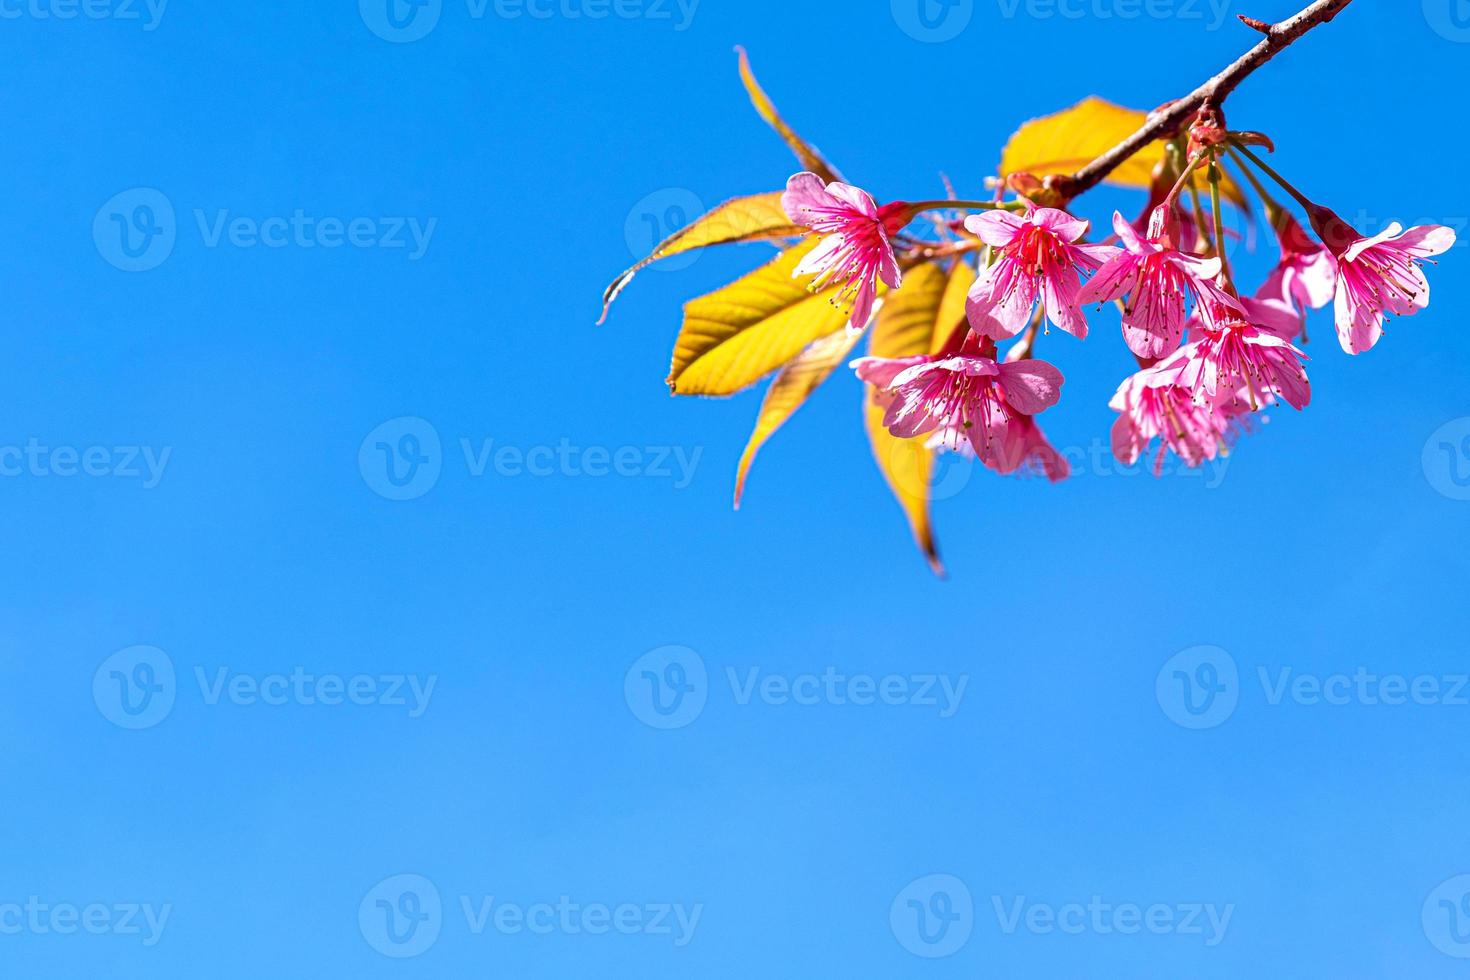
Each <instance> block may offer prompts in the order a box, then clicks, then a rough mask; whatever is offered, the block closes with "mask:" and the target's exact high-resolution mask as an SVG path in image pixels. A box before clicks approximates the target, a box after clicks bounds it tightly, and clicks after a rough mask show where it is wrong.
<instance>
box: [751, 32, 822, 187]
mask: <svg viewBox="0 0 1470 980" xmlns="http://www.w3.org/2000/svg"><path fill="white" fill-rule="evenodd" d="M735 50H736V51H737V52H739V54H740V81H741V82H743V83H744V84H745V91H746V92H748V93H749V94H750V101H751V104H752V105H754V106H755V111H756V112H758V113H760V114H761V118H762V119H764V120H765V121H766V122H767V123H769V124H770V126H771V128H772V129H774V130H775V131H776V132H778V133H780V134H781V138H782V139H783V140H785V141H786V145H787V146H789V147H791V151H792V152H793V153H795V154H796V159H798V160H800V161H801V165H802V166H803V167H805V168H806V169H808V170H810V171H811V172H812V173H814V174H816V175H817V176H818V177H820V178H822V180H823V181H825V182H827V183H829V184H830V183H831V182H832V181H834V180H841V179H842V177H841V175H840V174H838V173H837V171H836V170H835V169H834V168H833V167H832V165H831V164H830V163H828V162H827V161H826V160H824V159H822V155H821V154H820V153H818V152H817V151H816V149H815V148H814V147H813V146H812V145H811V144H810V143H808V142H807V141H806V140H804V139H802V138H801V137H800V136H798V135H796V131H795V130H793V129H792V128H791V127H790V126H789V125H787V124H786V120H784V119H782V118H781V113H780V112H778V111H776V104H775V103H774V102H772V101H771V97H770V96H768V95H766V91H765V89H763V88H761V84H760V82H758V81H756V80H755V72H753V71H751V68H750V58H749V57H748V56H747V55H746V53H745V49H744V48H736V49H735Z"/></svg>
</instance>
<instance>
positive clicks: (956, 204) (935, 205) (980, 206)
mask: <svg viewBox="0 0 1470 980" xmlns="http://www.w3.org/2000/svg"><path fill="white" fill-rule="evenodd" d="M1020 206H1021V205H1020V203H1019V202H1016V201H1010V202H1006V203H1003V204H1002V203H999V202H996V201H920V202H919V203H918V204H910V205H909V206H908V209H909V213H910V214H912V215H915V216H917V215H920V214H923V213H924V212H925V211H996V210H1002V211H1008V210H1013V209H1014V208H1017V207H1020Z"/></svg>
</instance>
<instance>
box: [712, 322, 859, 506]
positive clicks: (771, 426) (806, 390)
mask: <svg viewBox="0 0 1470 980" xmlns="http://www.w3.org/2000/svg"><path fill="white" fill-rule="evenodd" d="M861 337H862V334H861V333H859V332H857V331H856V330H849V329H847V328H846V327H843V328H842V329H841V330H839V331H837V332H836V333H834V334H832V335H830V336H827V337H823V338H821V339H820V340H816V341H813V342H812V344H811V346H809V347H808V348H807V349H806V350H804V351H802V352H801V353H800V354H798V355H797V357H796V359H795V360H793V361H791V362H790V363H789V364H787V365H786V366H785V367H783V368H782V369H781V371H780V373H779V374H777V375H776V377H775V378H773V379H772V380H771V386H770V387H769V388H767V389H766V397H765V400H764V401H762V402H761V411H760V415H759V416H757V417H756V422H755V431H754V432H752V433H751V435H750V442H749V443H747V444H746V446H745V453H744V454H743V455H742V456H741V457H740V469H739V470H738V471H737V472H736V474H735V507H736V509H739V507H740V498H741V496H742V495H743V494H744V493H745V478H746V476H747V475H749V473H750V464H751V463H753V462H755V454H756V453H758V452H760V449H761V447H762V446H763V445H765V443H766V440H768V439H770V438H771V436H773V435H775V434H776V430H777V429H779V428H781V426H782V425H784V424H785V422H786V420H787V419H789V418H791V416H792V415H794V414H795V413H796V410H797V409H798V408H800V407H801V406H802V405H804V404H805V403H806V400H807V399H808V398H810V397H811V394H812V392H814V391H816V390H817V389H818V388H819V387H821V385H822V382H824V381H826V380H827V379H828V378H829V377H831V376H832V372H833V371H834V370H836V369H837V368H838V367H839V366H840V365H841V364H842V362H843V361H845V360H846V359H847V355H848V354H850V353H851V352H852V349H853V347H854V346H855V345H856V344H857V342H858V339H859V338H861Z"/></svg>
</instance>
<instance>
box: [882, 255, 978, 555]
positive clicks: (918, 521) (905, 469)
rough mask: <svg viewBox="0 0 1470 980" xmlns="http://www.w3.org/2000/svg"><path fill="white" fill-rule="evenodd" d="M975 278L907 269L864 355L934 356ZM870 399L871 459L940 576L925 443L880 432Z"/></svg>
mask: <svg viewBox="0 0 1470 980" xmlns="http://www.w3.org/2000/svg"><path fill="white" fill-rule="evenodd" d="M974 278H975V274H974V272H973V271H972V270H970V268H969V267H968V266H967V265H965V263H963V262H956V263H955V267H954V270H953V271H952V272H950V273H948V274H946V273H945V271H944V268H943V267H942V266H940V265H939V264H938V263H935V262H928V263H925V264H924V265H920V266H915V267H914V268H913V269H910V270H909V271H908V272H907V273H905V275H904V281H903V288H902V289H900V290H899V291H898V292H896V293H894V294H893V296H892V297H891V298H890V299H889V300H888V301H887V302H886V303H885V304H884V306H883V309H881V310H879V311H878V317H877V320H876V321H875V322H874V324H873V340H872V343H871V345H870V346H869V353H871V354H872V355H873V356H874V357H912V356H913V355H915V354H927V353H930V352H931V351H933V350H935V349H936V348H937V345H939V344H942V343H943V342H944V340H945V339H946V338H947V337H948V336H949V334H950V333H952V332H953V329H954V328H955V327H956V326H957V325H958V323H959V321H960V319H961V318H963V317H964V315H965V306H964V302H965V293H966V292H967V291H968V290H969V287H970V283H971V282H973V281H974ZM873 394H874V392H873V390H872V389H871V387H869V388H868V389H866V390H865V392H864V399H863V421H864V424H865V426H866V428H867V430H868V440H869V442H870V443H871V444H872V447H873V458H874V459H875V460H876V461H877V463H878V469H879V470H881V471H882V472H883V478H884V479H885V480H887V481H888V486H889V488H890V489H892V491H893V495H894V496H895V497H897V498H898V503H899V505H900V506H901V507H902V508H903V511H904V515H905V516H906V517H907V518H908V521H909V527H910V529H911V530H912V531H913V534H914V541H915V542H916V543H917V544H918V546H919V548H920V549H921V550H922V551H923V552H924V556H925V557H926V558H927V559H928V560H929V565H930V567H931V568H933V569H934V572H935V574H937V575H943V574H944V566H943V565H942V564H941V563H940V561H939V549H938V545H937V544H936V543H935V540H934V529H933V527H932V526H931V524H930V520H929V484H930V481H931V479H932V478H933V474H934V453H933V452H932V451H930V450H929V449H926V448H925V447H924V442H925V439H924V438H922V437H921V438H918V439H899V438H898V437H896V436H894V435H893V434H892V433H891V432H889V431H888V430H887V429H886V428H884V426H883V409H882V408H880V407H879V406H878V405H877V404H876V403H875V402H874V400H873Z"/></svg>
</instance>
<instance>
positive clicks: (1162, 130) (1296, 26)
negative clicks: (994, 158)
mask: <svg viewBox="0 0 1470 980" xmlns="http://www.w3.org/2000/svg"><path fill="white" fill-rule="evenodd" d="M1351 2H1352V0H1316V2H1314V3H1312V4H1310V5H1308V6H1307V7H1306V9H1304V10H1302V11H1301V12H1300V13H1298V14H1296V15H1295V16H1293V17H1290V18H1288V19H1287V20H1284V21H1282V22H1281V23H1279V24H1276V25H1274V26H1271V27H1270V28H1268V29H1266V30H1264V31H1262V33H1264V34H1265V35H1266V37H1265V39H1264V40H1262V41H1261V43H1260V44H1257V45H1256V46H1255V47H1254V48H1251V49H1250V50H1249V51H1247V52H1246V53H1245V54H1244V55H1242V56H1241V57H1240V58H1238V59H1236V61H1235V63H1234V64H1232V65H1231V66H1230V67H1229V68H1226V69H1225V70H1224V71H1222V72H1220V74H1218V75H1216V76H1215V77H1214V78H1212V79H1210V80H1209V81H1208V82H1205V83H1204V84H1203V85H1201V86H1200V87H1199V88H1197V89H1195V90H1194V91H1193V92H1191V93H1189V94H1188V95H1186V96H1185V97H1184V98H1182V99H1180V100H1179V101H1177V102H1173V103H1171V104H1169V105H1168V106H1166V107H1165V108H1163V109H1161V110H1159V111H1158V112H1156V113H1155V114H1153V115H1152V116H1150V117H1149V118H1148V120H1147V121H1146V122H1145V123H1144V124H1143V126H1142V127H1140V128H1139V130H1138V132H1136V133H1134V134H1133V135H1132V136H1130V137H1128V138H1127V139H1126V140H1124V141H1123V142H1121V143H1119V144H1118V145H1117V146H1115V147H1113V148H1112V149H1111V150H1109V151H1108V152H1107V153H1104V154H1103V155H1102V156H1100V157H1098V158H1097V159H1096V160H1094V161H1092V163H1090V164H1088V165H1087V166H1086V167H1083V168H1082V169H1081V170H1079V171H1077V173H1075V174H1073V175H1072V179H1071V181H1070V182H1069V184H1068V187H1067V192H1068V194H1070V195H1071V196H1072V197H1076V196H1077V195H1079V194H1081V193H1082V192H1083V191H1086V190H1089V189H1090V188H1092V187H1095V186H1096V185H1098V184H1100V183H1101V182H1102V181H1103V180H1104V179H1106V177H1107V176H1108V174H1110V173H1112V172H1113V171H1114V170H1116V169H1118V167H1120V166H1122V164H1123V162H1124V161H1125V160H1127V159H1129V158H1130V157H1132V156H1133V155H1134V154H1135V153H1137V152H1138V151H1139V150H1141V149H1143V148H1144V147H1145V146H1147V145H1148V144H1150V143H1152V142H1153V141H1154V140H1157V139H1159V138H1161V137H1163V136H1167V135H1168V134H1170V133H1174V132H1177V131H1178V130H1179V128H1180V127H1181V126H1182V125H1183V124H1184V122H1185V120H1187V119H1188V118H1189V117H1190V116H1191V115H1192V114H1194V113H1195V112H1196V111H1198V109H1199V108H1200V106H1202V105H1206V104H1210V105H1219V104H1221V103H1222V102H1224V101H1225V98H1226V97H1227V96H1228V95H1230V93H1231V92H1233V91H1235V88H1236V86H1238V85H1239V84H1240V83H1241V82H1243V81H1245V79H1247V78H1248V77H1250V75H1251V73H1252V72H1254V71H1255V70H1256V69H1257V68H1259V67H1261V66H1262V65H1264V64H1265V63H1266V62H1268V61H1270V60H1271V59H1272V58H1274V57H1276V55H1277V54H1279V53H1280V52H1282V51H1284V50H1285V49H1286V48H1288V47H1290V46H1291V44H1292V43H1293V42H1294V41H1296V40H1297V39H1298V38H1300V37H1301V36H1302V35H1304V34H1306V33H1307V32H1308V31H1310V30H1311V29H1312V28H1314V27H1317V26H1319V25H1321V24H1325V23H1327V22H1328V21H1330V20H1332V18H1334V17H1336V16H1337V15H1338V14H1339V13H1341V12H1342V10H1343V8H1345V7H1346V6H1347V5H1348V4H1349V3H1351ZM1249 26H1251V27H1253V28H1254V29H1255V30H1262V28H1263V27H1265V25H1263V24H1260V23H1259V22H1257V23H1254V24H1250V25H1249Z"/></svg>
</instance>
